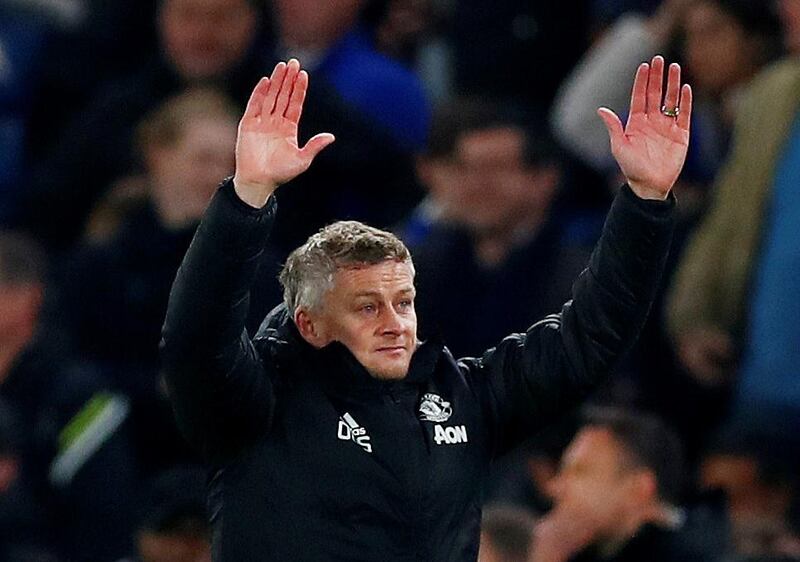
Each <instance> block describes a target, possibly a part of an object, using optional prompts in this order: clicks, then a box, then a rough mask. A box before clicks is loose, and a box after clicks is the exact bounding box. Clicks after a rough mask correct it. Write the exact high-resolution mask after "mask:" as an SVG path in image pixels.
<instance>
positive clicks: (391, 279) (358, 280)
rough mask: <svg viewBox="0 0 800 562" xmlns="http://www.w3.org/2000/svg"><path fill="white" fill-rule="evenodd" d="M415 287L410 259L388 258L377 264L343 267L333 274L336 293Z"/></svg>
mask: <svg viewBox="0 0 800 562" xmlns="http://www.w3.org/2000/svg"><path fill="white" fill-rule="evenodd" d="M413 289H414V270H413V268H412V266H411V263H410V262H409V261H397V260H386V261H383V262H381V263H377V264H364V265H356V266H348V267H341V268H339V269H337V270H336V273H334V275H333V289H332V291H333V292H335V293H339V294H341V295H347V296H357V295H359V294H363V293H373V292H374V293H382V294H383V293H394V292H398V291H407V290H413Z"/></svg>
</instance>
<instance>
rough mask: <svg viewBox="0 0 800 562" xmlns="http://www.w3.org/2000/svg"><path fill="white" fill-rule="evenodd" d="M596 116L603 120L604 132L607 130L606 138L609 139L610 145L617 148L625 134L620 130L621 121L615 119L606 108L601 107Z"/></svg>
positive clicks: (612, 113)
mask: <svg viewBox="0 0 800 562" xmlns="http://www.w3.org/2000/svg"><path fill="white" fill-rule="evenodd" d="M597 114H598V115H599V116H600V118H601V119H602V120H603V123H604V124H605V126H606V130H608V136H609V138H610V139H611V145H612V146H618V145H619V142H620V141H621V140H622V136H623V135H624V133H625V132H624V131H623V129H622V121H620V120H619V117H617V114H616V113H614V112H613V111H611V110H610V109H608V108H607V107H601V108H600V109H598V110H597Z"/></svg>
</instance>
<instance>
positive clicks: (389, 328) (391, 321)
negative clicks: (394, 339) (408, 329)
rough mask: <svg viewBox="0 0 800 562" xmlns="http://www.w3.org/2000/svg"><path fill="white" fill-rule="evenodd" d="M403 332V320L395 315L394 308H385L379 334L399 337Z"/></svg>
mask: <svg viewBox="0 0 800 562" xmlns="http://www.w3.org/2000/svg"><path fill="white" fill-rule="evenodd" d="M402 332H403V319H402V318H401V317H400V315H399V314H397V311H396V310H395V309H394V307H391V306H387V307H386V314H385V315H384V317H383V323H382V325H381V333H382V334H383V335H400V334H401V333H402Z"/></svg>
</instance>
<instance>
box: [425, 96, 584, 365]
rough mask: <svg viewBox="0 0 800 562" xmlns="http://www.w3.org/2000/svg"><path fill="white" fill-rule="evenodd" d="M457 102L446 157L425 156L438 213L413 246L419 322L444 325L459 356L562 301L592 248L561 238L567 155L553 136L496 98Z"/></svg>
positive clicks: (441, 328) (432, 327) (490, 342)
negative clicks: (561, 157) (560, 193)
mask: <svg viewBox="0 0 800 562" xmlns="http://www.w3.org/2000/svg"><path fill="white" fill-rule="evenodd" d="M452 110H453V112H454V114H455V115H460V122H459V123H458V124H457V126H456V128H455V129H453V130H451V131H450V132H449V133H447V134H449V135H450V138H451V140H452V151H453V154H452V157H451V158H450V163H446V162H444V161H443V159H440V160H439V161H436V162H434V163H431V162H428V163H426V164H423V166H425V165H427V167H428V168H427V170H424V174H423V175H424V176H425V177H427V178H428V179H430V180H433V181H432V184H431V185H432V187H433V192H432V198H433V200H434V205H435V206H436V207H438V208H439V209H440V212H441V214H442V216H441V217H440V220H439V221H438V222H437V223H436V224H435V225H434V226H433V227H432V228H431V231H430V232H429V233H428V235H427V236H426V237H424V239H423V240H422V242H420V243H419V244H418V245H416V246H415V247H413V248H412V251H413V253H414V259H415V262H416V265H417V271H418V272H419V273H418V283H419V287H420V291H419V297H418V300H417V310H418V311H419V315H420V318H422V319H423V320H424V321H425V322H426V324H425V325H424V326H423V328H422V329H424V330H425V331H426V332H427V333H430V332H437V331H441V333H442V335H443V336H444V337H445V338H446V340H447V341H448V345H449V347H450V349H451V350H452V352H453V353H454V354H455V355H456V356H457V357H461V356H469V355H475V354H479V353H481V352H482V350H484V349H487V348H489V347H492V346H494V345H496V344H497V343H498V342H499V341H500V339H502V338H503V337H504V336H505V335H507V334H508V333H510V332H518V331H521V330H524V329H525V327H526V324H527V319H529V318H530V317H531V315H533V316H534V317H543V316H545V315H547V314H551V313H553V312H555V311H557V310H559V307H560V306H561V303H563V302H564V301H565V300H566V299H567V298H568V297H569V291H570V287H571V285H572V282H573V280H574V279H575V278H576V277H577V275H578V274H579V273H580V272H581V271H582V270H583V269H584V267H585V266H586V264H587V262H588V251H587V250H586V249H584V248H582V247H576V246H573V245H570V244H569V243H566V242H565V234H564V230H563V227H562V225H560V224H559V222H558V220H557V216H558V215H557V210H556V206H555V202H556V199H557V196H558V191H559V186H560V183H561V163H560V161H559V159H558V157H557V155H556V154H555V153H554V152H553V150H552V145H551V144H550V143H549V142H548V141H547V139H546V138H543V137H542V134H541V133H539V132H536V131H535V130H531V129H530V128H529V127H528V124H527V123H526V121H525V120H524V119H523V118H522V117H521V116H520V115H518V114H515V113H514V112H513V111H509V110H507V109H506V108H503V107H502V106H500V105H494V104H490V103H482V102H472V103H469V102H468V103H465V104H463V105H460V106H456V107H454V108H452ZM443 134H444V133H443ZM445 144H448V143H445ZM431 166H435V167H434V168H431ZM465 302H468V303H470V306H468V307H465V306H464V303H465Z"/></svg>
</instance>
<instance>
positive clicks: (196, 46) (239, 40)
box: [159, 0, 258, 80]
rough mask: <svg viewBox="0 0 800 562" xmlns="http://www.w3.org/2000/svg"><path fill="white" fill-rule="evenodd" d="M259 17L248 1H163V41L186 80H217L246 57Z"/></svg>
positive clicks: (172, 60)
mask: <svg viewBox="0 0 800 562" xmlns="http://www.w3.org/2000/svg"><path fill="white" fill-rule="evenodd" d="M257 18H258V16H257V15H256V12H255V10H254V8H253V7H252V6H251V5H250V4H249V2H248V1H247V0H163V5H162V7H161V12H160V14H159V31H160V34H161V42H162V44H163V48H164V50H165V52H166V54H167V57H168V58H169V60H170V62H172V64H173V66H174V67H175V68H176V70H177V71H178V72H179V74H181V76H183V78H184V79H186V80H208V79H216V78H220V77H222V76H224V75H225V74H226V73H227V72H229V71H230V70H231V69H232V68H234V67H235V66H236V65H237V64H238V63H239V62H240V61H241V60H242V58H243V57H244V56H245V54H246V53H247V50H248V49H249V48H250V44H251V43H252V41H253V38H254V36H255V30H256V24H257Z"/></svg>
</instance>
